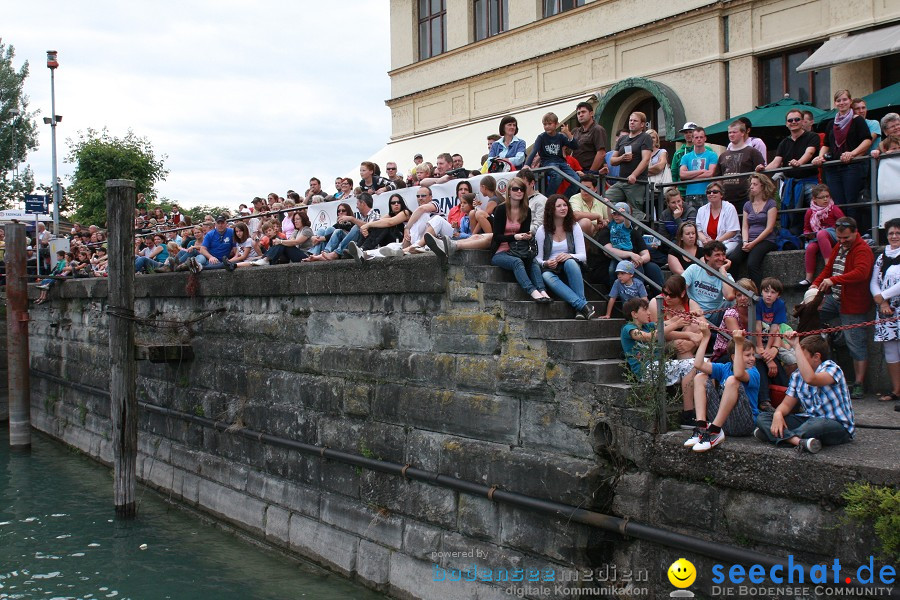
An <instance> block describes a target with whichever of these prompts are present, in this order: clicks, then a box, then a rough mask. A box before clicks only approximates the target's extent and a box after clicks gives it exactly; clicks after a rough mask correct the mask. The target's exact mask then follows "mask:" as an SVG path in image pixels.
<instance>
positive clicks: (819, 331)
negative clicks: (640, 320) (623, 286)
mask: <svg viewBox="0 0 900 600" xmlns="http://www.w3.org/2000/svg"><path fill="white" fill-rule="evenodd" d="M728 308H731V307H726V308H725V309H716V310H714V311H706V312H704V313H702V314H712V313H715V312H721V311H722V310H728ZM663 311H665V312H666V313H668V314H672V315H681V316H686V317H688V320H689V322H691V323H700V319H699V318H698V317H699V316H700V315H697V314H695V313H690V312H687V311H684V310H678V309H671V308H663ZM894 321H900V315H898V316H895V317H888V318H886V319H874V320H872V321H866V322H864V323H853V324H850V325H836V326H834V327H824V328H822V329H813V330H810V331H795V332H794V333H796V334H797V336H798V337H807V336H810V335H821V334H823V333H835V332H838V331H847V330H849V329H857V328H861V327H869V326H872V325H879V324H881V323H892V322H894ZM707 326H708V327H709V328H710V329H711V330H712V331H717V332H719V333H724V334H727V335H728V336H729V337H731V331H732V330H729V329H725V328H724V327H717V326H715V325H713V324H711V323H707ZM742 331H743V332H744V334H745V335H753V336H759V337H784V336H786V335H787V333H761V332H760V333H757V332H748V331H747V330H746V329H743V330H742Z"/></svg>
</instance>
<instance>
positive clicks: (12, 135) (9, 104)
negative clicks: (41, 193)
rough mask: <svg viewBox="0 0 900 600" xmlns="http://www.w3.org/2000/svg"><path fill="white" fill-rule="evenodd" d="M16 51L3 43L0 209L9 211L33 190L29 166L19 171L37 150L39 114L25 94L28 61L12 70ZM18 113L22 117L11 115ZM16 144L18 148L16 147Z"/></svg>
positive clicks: (0, 60)
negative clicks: (16, 174)
mask: <svg viewBox="0 0 900 600" xmlns="http://www.w3.org/2000/svg"><path fill="white" fill-rule="evenodd" d="M15 56H16V50H15V48H14V47H13V46H11V45H10V46H7V45H5V44H4V43H3V40H2V39H0V208H9V207H10V206H12V205H13V203H14V202H16V201H21V200H22V199H23V196H24V195H25V194H29V193H31V191H32V190H33V189H34V176H33V175H32V172H31V168H30V167H29V166H27V165H24V166H21V167H19V175H18V177H15V169H16V167H17V166H18V165H19V164H20V163H23V162H24V161H25V159H26V158H27V157H28V153H29V152H30V151H32V150H35V149H36V148H37V146H38V142H37V125H36V123H35V116H37V114H38V113H37V111H33V112H28V96H26V95H25V94H24V91H23V90H24V86H25V78H26V77H28V61H25V62H24V63H23V64H22V66H21V67H20V68H19V70H18V71H16V69H15V68H14V67H13V58H15ZM15 110H18V111H19V114H18V115H14V114H10V111H15ZM13 140H15V144H13Z"/></svg>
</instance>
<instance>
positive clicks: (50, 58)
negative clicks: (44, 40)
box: [44, 50, 60, 236]
mask: <svg viewBox="0 0 900 600" xmlns="http://www.w3.org/2000/svg"><path fill="white" fill-rule="evenodd" d="M58 66H59V61H58V60H57V57H56V50H47V68H48V69H50V114H51V115H53V117H52V118H46V117H45V118H44V122H45V123H47V122H48V121H49V122H50V132H51V138H50V148H51V154H52V155H53V168H52V171H51V177H52V178H53V235H55V236H59V203H60V193H59V179H58V177H57V175H56V124H57V123H58V122H59V121H60V117H59V116H57V114H56V88H55V84H54V80H53V73H54V71H56V68H57V67H58Z"/></svg>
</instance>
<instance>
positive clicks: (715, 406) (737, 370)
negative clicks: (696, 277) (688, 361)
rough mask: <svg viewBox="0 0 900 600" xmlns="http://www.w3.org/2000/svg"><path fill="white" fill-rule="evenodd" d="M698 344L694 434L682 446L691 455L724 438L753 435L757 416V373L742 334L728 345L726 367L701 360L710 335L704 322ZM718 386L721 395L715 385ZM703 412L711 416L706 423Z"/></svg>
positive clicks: (749, 345)
mask: <svg viewBox="0 0 900 600" xmlns="http://www.w3.org/2000/svg"><path fill="white" fill-rule="evenodd" d="M700 334H701V336H702V338H703V339H702V340H701V341H700V346H699V347H698V348H697V353H696V354H695V355H694V368H695V369H696V370H697V371H698V373H697V375H696V376H695V377H694V410H695V411H696V413H697V420H696V426H695V427H694V433H693V435H691V437H690V438H689V439H688V440H687V441H686V442H685V443H684V445H685V447H687V448H692V449H693V450H694V452H706V451H707V450H709V449H710V448H712V447H714V446H718V445H719V444H721V443H722V442H723V441H725V431H727V432H728V435H735V436H744V435H750V434H752V433H753V424H754V421H755V420H756V415H757V413H758V412H759V408H758V406H757V401H758V398H759V371H757V370H756V366H755V365H756V355H755V353H754V350H755V348H754V346H753V342H751V341H749V340H747V339H746V338H745V337H744V332H743V331H741V330H740V329H735V330H734V331H733V332H732V333H731V335H732V337H733V339H732V340H731V341H730V342H729V343H728V354H730V355H731V360H732V362H730V363H711V362H707V361H706V359H705V358H704V354H706V346H707V345H708V344H709V338H710V331H709V325H708V324H707V323H706V322H701V323H700ZM717 382H718V384H719V385H720V386H721V390H722V391H721V392H719V390H718V389H717V388H716V383H717ZM707 409H708V412H709V413H712V414H715V418H714V419H713V421H712V422H711V423H707V421H706V415H707Z"/></svg>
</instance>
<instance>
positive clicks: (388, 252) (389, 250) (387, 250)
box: [378, 246, 403, 256]
mask: <svg viewBox="0 0 900 600" xmlns="http://www.w3.org/2000/svg"><path fill="white" fill-rule="evenodd" d="M378 253H379V254H381V255H382V256H403V248H397V247H396V246H382V247H381V248H379V249H378Z"/></svg>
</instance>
